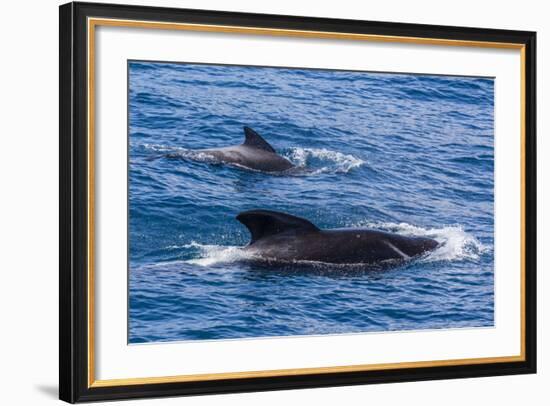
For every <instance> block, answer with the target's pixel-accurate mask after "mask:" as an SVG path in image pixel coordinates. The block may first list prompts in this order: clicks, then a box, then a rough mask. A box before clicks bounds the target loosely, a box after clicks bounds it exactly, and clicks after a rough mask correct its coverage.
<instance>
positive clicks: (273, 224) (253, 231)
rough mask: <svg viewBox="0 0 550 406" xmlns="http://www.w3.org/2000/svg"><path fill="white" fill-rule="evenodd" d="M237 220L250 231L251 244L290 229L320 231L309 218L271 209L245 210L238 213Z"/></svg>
mask: <svg viewBox="0 0 550 406" xmlns="http://www.w3.org/2000/svg"><path fill="white" fill-rule="evenodd" d="M237 220H239V221H240V222H241V223H243V224H244V225H245V226H246V228H248V231H250V235H251V241H250V244H254V243H255V242H256V241H258V240H259V239H261V238H265V237H269V236H272V235H276V234H280V233H284V232H288V231H302V232H314V231H319V228H318V227H317V226H315V225H314V224H313V223H311V222H309V221H308V220H305V219H303V218H300V217H296V216H291V215H290V214H286V213H280V212H276V211H271V210H249V211H244V212H242V213H239V214H238V215H237Z"/></svg>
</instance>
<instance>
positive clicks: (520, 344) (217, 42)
mask: <svg viewBox="0 0 550 406" xmlns="http://www.w3.org/2000/svg"><path fill="white" fill-rule="evenodd" d="M535 40H536V35H535V33H534V32H525V31H509V30H495V29H481V28H460V27H445V26H428V25H415V24H397V23H386V22H371V21H355V20H335V19H320V18H306V17H291V16H280V15H259V14H246V13H232V12H217V11H204V10H183V9H167V8H156V7H141V6H121V5H106V4H93V3H69V4H66V5H63V6H61V7H60V236H61V237H60V238H61V241H60V298H59V300H60V398H61V399H62V400H65V401H68V402H79V401H94V400H109V399H122V398H139V397H155V396H174V395H192V394H207V393H229V392H242V391H261V390H273V389H290V388H308V387H322V386H334V385H354V384H369V383H378V382H401V381H413V380H426V379H446V378H462V377H476V376H489V375H505V374H521V373H534V372H535V371H536V341H535V340H536V307H535V304H536V296H535V294H536V252H535V247H536V222H535V220H536V190H535V187H536V186H535V185H536V165H535V111H536V109H535Z"/></svg>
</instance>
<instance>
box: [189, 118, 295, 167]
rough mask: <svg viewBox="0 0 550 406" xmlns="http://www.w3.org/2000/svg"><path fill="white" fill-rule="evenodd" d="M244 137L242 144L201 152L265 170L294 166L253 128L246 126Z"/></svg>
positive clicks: (226, 161)
mask: <svg viewBox="0 0 550 406" xmlns="http://www.w3.org/2000/svg"><path fill="white" fill-rule="evenodd" d="M244 137H245V140H244V142H243V143H242V144H241V145H235V146H231V147H223V148H212V149H201V150H199V152H202V153H204V154H207V155H209V156H212V157H213V158H215V159H216V160H219V161H220V162H223V163H228V164H233V165H238V166H241V167H246V168H249V169H255V170H258V171H263V172H282V171H286V170H288V169H290V168H293V167H294V165H293V164H292V163H291V162H290V161H289V160H288V159H286V158H284V157H282V156H280V155H278V154H277V152H276V151H275V149H274V148H273V147H272V146H271V145H269V143H268V142H267V141H266V140H264V139H263V138H262V137H261V136H260V134H258V133H257V132H256V131H254V130H253V129H252V128H250V127H244Z"/></svg>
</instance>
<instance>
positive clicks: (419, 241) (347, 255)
mask: <svg viewBox="0 0 550 406" xmlns="http://www.w3.org/2000/svg"><path fill="white" fill-rule="evenodd" d="M237 220H239V221H240V222H241V223H242V224H244V225H245V226H246V227H247V228H248V230H249V231H250V234H251V240H250V243H249V245H247V246H246V247H245V248H244V250H245V251H246V252H248V253H250V254H251V255H252V257H253V258H258V259H261V260H265V261H268V262H295V261H314V262H324V263H329V264H366V265H368V264H380V263H384V262H392V263H393V262H403V261H407V260H410V259H412V258H414V257H417V256H419V255H422V254H424V253H426V252H429V251H432V250H434V249H435V248H436V247H437V246H438V242H437V241H435V240H433V239H431V238H426V237H413V236H403V235H399V234H394V233H388V232H385V231H379V230H371V229H361V228H344V229H327V230H322V229H320V228H318V227H317V226H315V225H314V224H313V223H311V222H309V221H308V220H306V219H303V218H300V217H296V216H292V215H290V214H286V213H281V212H276V211H271V210H250V211H245V212H242V213H239V215H237Z"/></svg>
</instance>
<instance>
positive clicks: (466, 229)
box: [129, 62, 494, 343]
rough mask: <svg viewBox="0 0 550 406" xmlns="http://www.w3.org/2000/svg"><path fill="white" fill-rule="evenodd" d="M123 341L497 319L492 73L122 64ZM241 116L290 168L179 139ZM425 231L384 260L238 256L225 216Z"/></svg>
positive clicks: (197, 137)
mask: <svg viewBox="0 0 550 406" xmlns="http://www.w3.org/2000/svg"><path fill="white" fill-rule="evenodd" d="M129 87H130V89H129V117H130V125H129V151H130V174H129V177H130V179H129V182H130V186H129V204H130V209H129V224H130V226H129V230H130V266H129V292H130V303H129V337H130V342H131V343H141V342H155V341H173V340H197V339H228V338H242V337H264V336H288V335H312V334H335V333H352V332H369V331H387V330H410V329H415V330H417V329H434V328H459V327H478V326H492V325H493V310H494V309H493V302H494V292H493V282H494V275H493V209H494V208H493V160H494V156H493V80H492V79H487V78H466V77H443V76H428V75H426V76H424V75H408V74H381V73H366V72H341V71H340V72H339V71H326V70H306V69H283V68H256V67H236V66H212V65H197V64H169V63H144V62H132V63H130V64H129ZM244 125H248V126H250V127H252V128H254V129H255V130H257V131H258V132H259V133H260V134H262V135H263V136H264V138H266V140H267V141H268V142H270V143H271V144H272V145H273V146H274V147H275V149H276V150H277V151H278V152H279V153H281V154H282V155H284V156H286V157H287V158H288V159H290V160H291V161H292V162H293V163H295V164H296V165H297V166H298V167H299V168H300V169H302V170H300V171H296V172H295V173H291V174H284V175H270V174H265V173H260V172H253V171H249V170H245V169H242V168H235V167H228V166H224V165H220V164H219V163H216V162H212V160H211V159H210V158H208V157H204V156H201V155H200V154H197V153H196V152H194V151H192V150H195V149H200V148H212V147H221V146H228V145H234V144H240V143H241V142H242V140H243V130H242V128H243V126H244ZM254 208H263V209H274V210H279V211H285V212H288V213H291V214H295V215H299V216H301V217H305V218H307V219H309V220H311V221H312V222H314V223H315V224H317V225H318V226H320V227H323V228H335V227H372V228H379V229H384V230H390V231H393V232H397V233H402V234H406V235H423V236H430V237H433V238H435V239H437V240H438V241H439V242H441V244H442V245H441V247H440V248H438V249H437V250H436V251H435V252H433V253H431V254H430V255H428V256H427V257H424V258H421V259H418V260H415V261H413V262H411V263H409V264H406V265H403V266H400V267H395V268H392V269H386V270H378V271H361V270H357V269H352V268H347V267H337V266H320V267H318V268H315V269H302V268H299V267H292V266H281V267H269V268H268V267H261V266H256V265H251V264H246V263H243V262H242V261H241V260H242V256H243V254H242V252H241V251H240V250H239V247H241V246H244V245H246V244H247V243H248V241H249V235H248V231H247V230H246V228H245V227H244V226H242V225H241V224H240V223H239V222H238V221H236V220H235V216H236V215H237V214H238V213H239V212H240V211H243V210H248V209H254Z"/></svg>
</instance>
